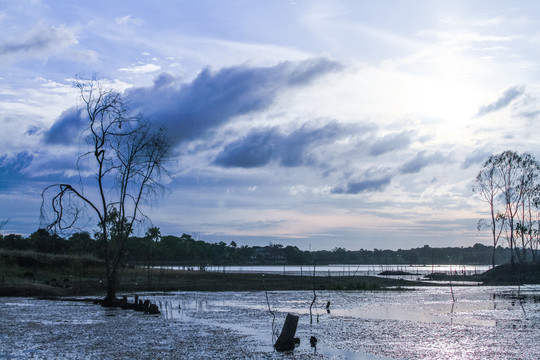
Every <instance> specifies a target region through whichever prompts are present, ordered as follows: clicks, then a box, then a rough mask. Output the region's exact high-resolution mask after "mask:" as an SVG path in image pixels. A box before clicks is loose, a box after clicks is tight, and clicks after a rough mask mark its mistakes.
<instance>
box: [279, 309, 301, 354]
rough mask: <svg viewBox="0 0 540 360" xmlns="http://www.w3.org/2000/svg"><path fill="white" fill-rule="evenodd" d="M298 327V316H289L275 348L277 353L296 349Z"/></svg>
mask: <svg viewBox="0 0 540 360" xmlns="http://www.w3.org/2000/svg"><path fill="white" fill-rule="evenodd" d="M297 326H298V316H296V315H291V314H287V317H286V318H285V323H284V324H283V329H281V334H280V335H279V337H278V339H277V341H276V343H275V344H274V348H275V349H276V351H280V352H281V351H290V350H293V349H294V335H295V334H296V327H297Z"/></svg>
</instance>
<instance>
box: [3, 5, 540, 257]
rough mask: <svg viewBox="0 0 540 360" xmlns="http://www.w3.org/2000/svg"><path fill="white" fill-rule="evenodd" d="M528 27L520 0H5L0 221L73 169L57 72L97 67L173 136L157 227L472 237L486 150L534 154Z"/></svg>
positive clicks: (535, 111) (528, 13)
mask: <svg viewBox="0 0 540 360" xmlns="http://www.w3.org/2000/svg"><path fill="white" fill-rule="evenodd" d="M539 19H540V3H538V2H537V1H512V2H508V1H493V0H489V1H387V0H382V1H317V0H313V1H302V0H297V1H279V0H277V1H262V0H261V1H257V0H251V1H249V0H227V1H221V0H215V1H212V0H209V1H155V0H152V1H137V2H131V1H112V0H107V1H104V0H103V1H102V0H96V1H92V2H91V3H87V2H81V1H61V2H60V1H39V0H34V1H29V0H13V1H11V0H4V1H2V2H1V3H0V34H1V35H0V220H2V221H3V220H7V221H8V222H7V224H6V225H5V227H4V228H3V229H2V230H1V233H2V234H9V233H18V234H22V235H25V236H27V235H29V234H31V233H32V232H34V231H35V230H37V229H38V228H39V227H40V226H43V224H41V223H40V205H41V197H40V192H41V191H42V190H43V188H45V187H46V186H47V185H50V184H53V183H57V182H59V181H62V182H69V183H73V184H77V182H78V181H79V174H78V172H77V167H76V159H77V156H78V154H79V153H80V151H81V144H80V142H79V134H78V125H77V121H79V120H77V118H76V117H75V116H74V114H76V107H77V104H79V103H80V102H78V99H77V96H78V92H77V89H76V88H75V87H74V86H73V82H74V79H76V78H77V77H89V76H93V75H94V74H95V75H96V76H98V77H99V78H100V79H101V81H103V82H104V83H106V84H107V85H108V86H111V87H113V88H114V89H116V90H117V91H120V92H121V93H122V94H123V96H124V99H125V100H126V102H127V103H128V104H129V105H130V106H131V107H132V108H133V110H135V111H138V112H140V113H142V114H144V116H145V117H147V118H148V119H150V121H151V122H153V123H155V124H156V125H159V126H163V127H165V128H166V129H167V133H168V134H169V137H170V139H171V140H172V145H173V149H174V161H172V162H171V163H170V164H169V170H170V171H171V177H170V179H169V180H168V182H167V184H166V186H167V192H166V194H165V195H164V196H163V197H161V198H159V199H157V201H154V202H152V203H151V204H149V205H147V207H146V208H145V213H146V214H147V215H148V216H149V218H150V219H151V221H152V224H153V225H154V226H157V227H159V228H160V229H161V232H162V234H164V235H177V236H180V235H181V234H182V233H187V234H192V235H193V236H194V237H195V238H197V239H202V240H206V241H210V242H218V241H224V242H226V243H230V242H231V241H233V240H234V241H235V242H236V243H237V244H238V245H262V246H264V245H268V244H270V243H274V244H275V243H279V244H283V245H294V246H298V247H299V248H300V249H302V250H307V249H311V250H323V249H329V250H330V249H333V248H335V247H344V248H347V249H350V250H357V249H374V248H378V249H399V248H401V249H408V248H414V247H420V246H423V245H429V246H432V247H441V246H472V245H474V244H475V243H484V244H488V245H489V243H490V239H489V236H488V234H487V233H484V232H480V233H479V232H478V231H477V226H476V224H477V222H478V220H479V219H481V218H483V217H486V216H488V210H489V209H487V208H486V205H485V203H482V202H481V201H479V200H478V199H476V198H475V197H474V196H473V193H472V191H471V187H472V185H473V182H474V179H475V177H476V174H477V173H478V171H479V170H480V169H481V167H482V164H483V162H484V161H485V160H486V159H487V157H488V156H489V155H491V154H496V153H500V152H502V151H504V150H514V151H517V152H520V153H521V152H528V153H531V154H533V155H534V156H535V157H536V158H540V146H538V139H539V138H540V136H539V135H540V128H539V127H538V126H537V124H538V122H539V120H540V66H539V65H540V63H539V61H538V59H540V20H539ZM82 176H87V175H85V174H83V175H82ZM89 179H91V178H89ZM92 221H93V220H92ZM88 223H89V225H87V226H88V230H89V231H91V232H92V231H93V230H95V226H93V225H92V224H91V221H89V222H88ZM139 231H143V232H144V229H142V230H139Z"/></svg>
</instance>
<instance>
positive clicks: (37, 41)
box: [0, 26, 78, 60]
mask: <svg viewBox="0 0 540 360" xmlns="http://www.w3.org/2000/svg"><path fill="white" fill-rule="evenodd" d="M77 43H78V41H77V37H76V36H75V33H74V31H73V30H71V29H68V28H66V27H64V26H61V27H44V26H38V27H36V28H34V29H33V30H31V31H30V32H28V33H26V34H21V35H19V36H17V37H11V38H5V39H4V41H2V42H0V60H2V59H4V60H5V59H13V60H19V59H25V58H47V57H49V56H51V55H53V54H57V53H59V52H61V51H63V50H65V49H66V48H68V47H70V46H72V45H75V44H77Z"/></svg>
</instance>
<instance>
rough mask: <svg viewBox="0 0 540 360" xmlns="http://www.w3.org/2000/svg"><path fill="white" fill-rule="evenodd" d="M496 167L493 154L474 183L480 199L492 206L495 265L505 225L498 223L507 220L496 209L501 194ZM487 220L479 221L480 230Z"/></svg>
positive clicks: (491, 219) (492, 262) (491, 227)
mask: <svg viewBox="0 0 540 360" xmlns="http://www.w3.org/2000/svg"><path fill="white" fill-rule="evenodd" d="M495 181H496V180H495V167H494V163H493V156H490V157H489V159H488V160H487V161H486V162H485V163H484V166H483V168H482V170H480V172H479V173H478V175H477V176H476V181H475V184H474V185H473V192H474V193H475V194H478V196H479V198H480V200H482V201H484V202H486V203H487V204H488V205H489V208H490V221H489V225H488V227H489V229H490V230H491V235H492V239H493V252H492V254H491V265H492V266H493V267H495V251H496V249H497V244H498V242H499V238H500V236H501V232H502V229H503V226H502V224H501V226H499V228H497V224H498V223H499V222H500V221H503V222H504V220H505V218H504V217H501V216H499V214H497V212H496V209H495V201H496V198H497V196H498V195H499V192H500V188H499V186H498V184H497V183H496V182H495ZM486 223H487V222H486V221H484V220H483V219H482V220H480V221H479V222H478V230H480V229H481V228H482V227H484V225H485V224H486Z"/></svg>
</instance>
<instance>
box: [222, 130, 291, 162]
mask: <svg viewBox="0 0 540 360" xmlns="http://www.w3.org/2000/svg"><path fill="white" fill-rule="evenodd" d="M281 141H282V135H281V134H279V133H278V132H277V129H276V128H272V129H269V130H267V131H258V132H252V133H251V134H249V135H247V136H246V137H244V138H242V139H240V140H237V141H234V142H232V143H230V144H228V145H226V146H225V148H224V149H223V151H222V152H221V153H220V154H218V156H217V157H216V159H215V160H214V164H216V165H219V166H222V167H241V168H253V167H260V166H264V165H267V164H268V163H269V162H270V161H271V160H272V159H274V158H275V157H276V150H277V149H279V143H281Z"/></svg>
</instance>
